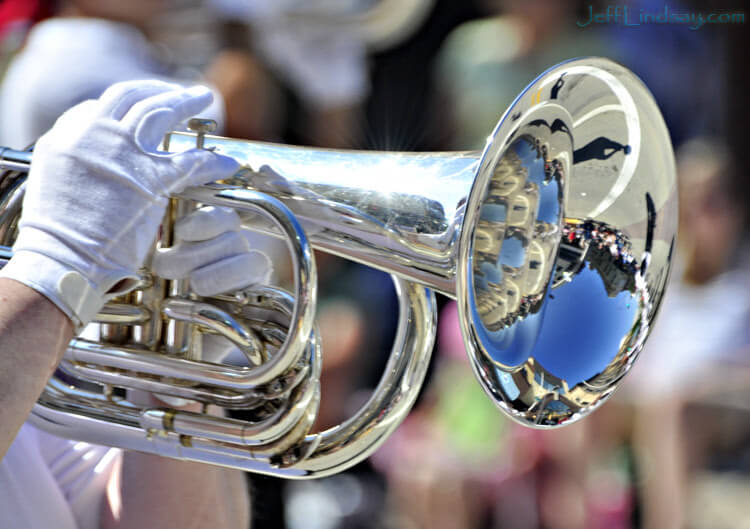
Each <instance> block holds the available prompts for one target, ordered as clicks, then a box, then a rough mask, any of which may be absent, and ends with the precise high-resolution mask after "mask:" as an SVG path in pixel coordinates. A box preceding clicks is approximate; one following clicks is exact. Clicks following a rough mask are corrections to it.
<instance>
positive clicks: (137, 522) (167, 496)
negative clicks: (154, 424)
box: [101, 452, 250, 529]
mask: <svg viewBox="0 0 750 529" xmlns="http://www.w3.org/2000/svg"><path fill="white" fill-rule="evenodd" d="M113 479H114V480H115V483H117V481H119V487H118V486H114V487H108V491H107V501H106V502H105V505H104V512H103V513H102V524H101V527H102V529H123V528H130V527H141V528H148V529H160V528H165V529H166V528H172V527H180V528H181V529H191V528H203V527H212V528H216V529H224V528H227V529H235V528H237V529H246V528H247V527H248V525H249V515H250V506H249V496H248V492H247V486H246V481H245V476H244V474H243V473H241V472H239V471H233V470H227V469H224V468H220V467H214V466H209V465H205V464H202V463H192V462H186V461H176V460H173V459H168V458H164V457H159V456H154V455H149V454H141V453H137V452H126V453H125V454H124V456H123V461H122V468H121V470H120V475H116V476H113Z"/></svg>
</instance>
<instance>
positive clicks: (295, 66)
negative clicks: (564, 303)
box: [0, 0, 750, 529]
mask: <svg viewBox="0 0 750 529" xmlns="http://www.w3.org/2000/svg"><path fill="white" fill-rule="evenodd" d="M377 3H378V2H376V1H375V0H372V1H366V0H316V1H302V0H130V1H128V2H121V1H119V0H57V1H53V0H25V1H5V2H2V3H0V23H1V24H2V25H0V73H2V75H3V78H2V83H0V145H5V146H10V147H14V148H23V147H26V146H28V145H29V144H31V143H33V141H34V140H35V138H37V137H38V136H39V135H41V134H42V133H43V132H44V131H46V130H47V129H48V128H49V127H50V126H51V125H52V123H53V122H54V120H55V119H56V118H57V116H59V115H60V114H61V113H62V112H64V111H65V109H67V108H68V107H70V106H72V105H74V104H76V103H78V102H80V101H83V100H85V99H89V98H92V97H97V96H98V95H99V94H100V93H101V92H102V91H103V90H104V89H105V88H106V87H107V86H109V85H110V84H112V83H114V82H116V81H122V80H126V79H139V78H146V77H153V78H159V79H167V80H172V81H176V82H181V83H185V84H190V83H197V82H200V83H205V84H208V85H209V86H210V87H212V89H213V90H214V92H215V94H216V95H217V98H216V103H215V105H214V106H213V107H212V108H211V109H210V112H209V117H212V118H213V119H215V120H216V121H217V122H218V124H219V133H220V134H222V135H225V136H231V137H235V138H243V139H250V140H266V141H278V142H283V143H295V144H305V145H314V146H320V147H332V148H361V149H390V150H458V149H479V148H482V147H483V145H484V142H485V138H486V137H487V134H488V133H489V131H491V130H492V128H493V127H494V125H495V123H496V122H497V119H498V118H499V117H500V116H501V115H502V113H503V112H504V110H505V109H506V108H507V107H508V106H509V105H510V103H511V102H512V101H513V99H514V98H515V97H516V95H517V94H518V93H519V92H520V91H521V90H522V89H523V88H524V87H525V86H526V85H527V84H528V83H530V82H531V81H532V80H533V79H534V78H535V77H536V76H537V75H538V74H539V73H541V72H543V71H544V70H545V69H547V68H548V67H550V66H552V65H554V64H556V63H558V62H561V61H563V60H566V59H569V58H572V57H579V56H586V55H600V56H605V57H610V58H612V59H615V60H617V61H619V62H621V63H622V64H624V65H625V66H627V67H628V68H630V69H632V70H633V71H635V72H636V73H637V74H638V75H639V76H640V77H641V78H642V79H643V80H644V81H645V83H646V84H647V86H648V87H649V88H650V89H651V91H652V92H653V94H654V96H655V98H656V100H657V102H658V103H659V106H660V108H661V109H662V111H663V113H664V116H665V119H666V122H667V125H668V127H669V130H670V134H671V137H672V142H673V145H674V148H675V152H676V156H677V162H678V179H679V194H680V202H681V204H680V217H679V230H680V231H679V239H678V244H677V248H676V251H675V254H674V255H675V261H674V263H675V264H674V267H673V271H672V277H671V283H672V284H671V287H670V289H669V291H668V293H667V296H666V298H665V301H664V303H663V306H662V308H661V313H660V316H659V318H658V320H657V325H656V327H655V330H654V332H653V335H652V338H651V339H650V341H649V343H648V344H647V345H646V348H645V350H644V351H643V354H642V358H641V359H640V360H639V362H638V363H637V364H636V367H635V369H634V370H633V371H634V372H633V373H632V375H631V376H630V377H629V380H628V381H627V382H626V383H625V384H624V387H623V388H622V389H621V390H620V391H619V392H618V394H617V395H616V396H615V397H614V398H613V399H611V401H610V402H609V403H608V404H607V405H606V406H604V407H603V408H602V409H601V410H599V411H598V412H597V413H595V414H594V415H593V416H592V417H591V418H590V419H588V420H586V421H583V422H580V423H576V424H575V425H572V426H570V427H567V428H564V429H562V430H556V431H538V430H526V429H523V428H522V427H519V426H517V425H515V424H513V423H511V422H510V421H509V420H507V419H504V418H503V417H502V416H501V415H500V413H499V412H498V411H497V410H496V409H495V408H494V405H493V404H492V403H491V402H490V401H489V400H488V399H486V398H485V397H484V395H483V393H482V391H481V389H480V387H479V385H478V384H476V383H475V381H474V379H473V374H472V372H471V369H470V367H469V364H468V361H467V360H466V355H465V353H464V348H463V345H462V341H461V337H460V332H459V329H458V323H457V311H456V306H455V303H454V302H452V301H449V300H447V299H442V300H440V304H441V307H442V308H441V317H440V322H441V323H440V328H439V339H438V342H437V346H436V350H435V354H434V364H433V367H432V368H431V372H430V373H429V378H428V383H427V385H426V388H425V390H424V394H423V395H422V396H421V398H420V400H419V401H418V403H417V405H416V406H415V409H414V411H413V412H412V414H411V415H410V416H409V418H408V419H407V420H406V422H405V423H404V424H403V425H402V426H401V428H400V429H399V431H398V432H397V434H396V435H395V436H394V437H393V438H392V439H391V440H390V441H389V442H388V443H387V444H386V445H384V446H383V447H382V449H381V450H380V451H379V452H378V453H376V454H375V456H374V457H372V458H371V459H370V460H368V461H367V462H365V463H362V464H361V465H359V466H358V467H356V468H355V469H353V470H352V471H349V472H346V473H344V474H341V475H338V476H334V477H331V478H327V479H323V480H319V481H314V482H283V481H280V480H276V479H272V478H266V477H258V476H249V479H250V480H251V482H252V485H253V509H254V524H255V525H254V526H255V527H264V528H275V527H278V528H289V529H301V528H305V529H335V528H357V527H362V528H364V527H368V528H404V529H411V528H415V529H416V528H427V527H429V528H432V529H468V528H487V529H490V528H509V529H536V528H544V529H556V528H571V529H572V528H591V529H597V528H615V529H617V528H623V529H625V528H630V527H643V528H648V529H657V528H659V529H665V528H672V527H673V528H682V527H686V528H688V527H689V528H696V529H697V528H712V529H721V528H723V527H733V528H737V527H744V525H743V524H748V523H749V522H748V520H750V516H748V514H750V506H748V505H747V502H746V498H748V497H750V404H749V403H750V398H748V397H750V349H749V348H748V346H749V345H750V333H749V332H748V328H749V326H748V325H747V323H748V321H750V320H749V318H750V284H748V282H749V281H750V280H749V279H748V277H750V276H749V275H748V270H750V254H748V246H747V237H746V234H747V231H746V230H747V217H746V200H745V198H746V196H747V195H746V192H747V189H746V187H745V186H746V184H745V183H744V181H745V180H746V175H745V174H744V173H745V169H744V163H743V162H742V159H741V155H742V154H744V153H743V152H742V146H741V143H742V141H741V140H742V139H744V136H745V135H746V132H745V126H744V123H746V122H747V121H746V118H747V112H746V110H743V108H744V107H741V106H740V107H737V106H736V105H737V104H740V103H738V102H739V101H740V100H741V99H742V97H740V95H741V94H742V93H743V92H742V91H741V90H739V89H738V85H742V80H743V79H744V78H743V77H742V75H744V74H743V70H744V69H745V63H744V61H745V60H746V59H745V57H742V56H741V53H739V52H738V51H737V50H746V49H747V47H746V44H747V38H746V35H745V34H744V33H743V31H744V26H740V27H739V28H729V27H726V26H714V27H708V26H706V27H703V28H701V29H700V30H698V31H691V30H689V29H688V28H686V27H684V26H664V25H651V26H642V27H637V28H635V27H621V26H616V25H600V26H599V27H596V28H594V27H586V28H581V27H579V26H578V25H577V24H576V21H577V20H581V19H585V18H586V17H585V13H586V12H587V9H588V6H589V4H593V5H594V6H596V8H597V9H601V8H603V7H606V3H604V2H582V1H573V0H472V1H470V0H465V1H462V2H454V1H453V0H409V1H406V0H403V1H400V0H382V2H380V4H382V6H381V11H382V10H383V9H385V10H386V11H389V10H392V11H393V13H392V14H391V16H390V17H388V16H383V13H379V14H378V13H376V12H377V10H376V9H373V10H372V12H371V15H372V18H374V17H375V15H373V13H376V14H377V15H378V16H379V17H381V18H382V19H383V20H380V19H377V20H375V21H374V22H372V24H371V25H368V26H367V27H366V28H365V29H363V27H364V26H362V22H361V20H362V17H360V16H357V15H356V14H355V10H357V9H362V8H363V7H364V8H368V7H372V6H373V5H374V4H377ZM672 4H675V2H672V3H670V6H671V5H672ZM632 5H634V6H635V5H636V3H635V2H633V3H632ZM637 5H645V6H647V7H650V8H653V9H659V8H660V7H662V6H663V3H659V2H655V1H649V2H641V3H640V4H637ZM682 5H683V6H684V7H685V8H686V9H689V8H692V9H695V10H706V9H709V8H711V7H712V6H713V4H712V3H711V2H708V3H706V2H703V3H701V4H700V5H697V4H696V3H693V2H684V3H683V4H682ZM715 7H716V9H720V8H724V7H732V6H724V5H722V4H720V3H715ZM733 7H737V6H733ZM378 23H380V25H379V26H378ZM738 72H739V73H738ZM738 76H739V77H738ZM742 104H745V105H746V103H742ZM740 105H741V104H740ZM743 112H744V114H743ZM577 230H591V231H592V232H596V236H597V237H598V238H599V239H601V240H602V241H605V240H607V238H608V237H611V238H612V241H614V242H615V243H616V244H611V245H609V248H610V250H611V251H613V252H617V253H618V255H619V256H620V257H621V258H622V259H623V261H624V262H626V264H628V265H632V256H631V255H630V254H629V253H628V250H629V249H628V248H624V247H621V246H619V241H620V238H619V237H618V236H617V234H616V233H606V232H604V231H602V232H598V231H597V227H596V226H583V225H582V226H578V227H577V228H575V229H571V230H570V231H569V232H567V233H566V234H565V236H566V237H569V238H570V241H571V242H574V241H575V240H576V232H577ZM578 235H579V236H580V233H578ZM257 244H258V245H259V246H261V247H263V248H264V249H265V250H266V251H268V252H269V253H271V254H272V255H273V256H274V261H275V273H276V274H277V278H276V280H277V281H279V282H280V283H283V282H284V281H288V277H289V272H288V265H286V263H287V259H286V254H285V250H284V249H283V248H279V247H277V246H276V244H275V243H274V242H272V241H269V240H263V239H260V238H259V239H258V241H257ZM317 259H318V264H319V266H318V268H319V272H320V276H321V277H320V279H321V294H322V296H321V297H322V301H321V305H320V309H319V324H320V326H321V332H322V336H323V350H324V373H323V376H322V387H323V390H322V391H323V394H322V408H321V415H320V418H319V421H318V425H317V428H326V427H329V426H331V425H334V424H337V423H338V422H340V421H342V420H344V419H345V418H346V417H348V416H349V415H350V414H351V412H352V411H353V410H354V409H356V408H357V407H358V406H359V405H360V404H361V403H362V402H364V400H365V399H366V398H367V396H368V393H369V391H371V389H372V388H373V387H374V385H375V384H376V383H377V381H378V379H379V377H380V372H381V369H382V367H383V365H384V364H385V361H386V358H387V355H388V353H389V350H390V343H391V340H392V337H393V334H394V332H395V331H394V325H395V322H396V317H397V310H398V307H397V302H396V298H395V294H394V293H393V288H392V284H391V280H390V278H389V277H388V276H387V275H385V274H383V273H380V272H378V271H375V270H372V269H369V268H365V267H362V266H359V265H355V264H352V263H350V262H347V261H343V260H341V259H337V258H333V257H331V256H328V255H325V254H318V255H317ZM748 526H750V525H748Z"/></svg>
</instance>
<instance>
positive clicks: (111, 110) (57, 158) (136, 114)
mask: <svg viewBox="0 0 750 529" xmlns="http://www.w3.org/2000/svg"><path fill="white" fill-rule="evenodd" d="M212 97H213V96H212V95H211V92H210V90H209V89H207V88H205V87H199V86H196V87H192V88H183V87H180V86H178V85H173V84H169V83H164V82H159V81H129V82H125V83H119V84H116V85H113V86H112V87H110V88H109V89H107V91H106V92H104V94H103V95H102V96H101V98H100V99H98V100H90V101H86V102H84V103H81V104H80V105H77V106H75V107H73V108H72V109H70V110H68V111H67V112H66V113H65V114H63V115H62V116H61V117H60V118H59V119H58V121H57V123H55V125H54V127H53V128H52V129H51V130H50V131H49V132H47V133H46V134H45V135H44V136H42V137H41V138H40V140H39V141H38V142H37V145H36V149H35V151H34V155H33V161H32V167H31V171H30V173H29V178H28V183H27V188H26V196H25V198H24V203H23V213H22V216H21V221H20V223H19V227H20V232H19V235H18V240H17V241H16V243H15V245H14V246H13V249H14V256H13V258H12V259H11V260H10V262H9V263H8V264H7V265H6V266H5V268H3V270H2V276H4V277H9V278H11V279H15V280H17V281H20V282H21V283H24V284H26V285H28V286H30V287H32V288H34V289H35V290H37V291H39V292H41V293H42V294H44V295H45V296H46V297H48V298H49V299H50V300H51V301H52V302H54V303H55V304H56V305H57V306H58V307H59V308H60V309H61V310H62V311H63V312H65V313H66V314H67V315H68V316H69V317H70V318H71V320H72V321H73V323H74V325H75V327H76V330H77V331H80V329H81V328H82V327H83V325H85V324H86V323H87V322H89V321H90V320H91V319H92V318H93V317H94V316H95V315H96V313H97V312H98V311H99V309H100V308H101V307H102V305H103V304H104V302H105V301H106V300H107V299H109V298H111V297H113V296H116V295H119V294H122V293H123V292H126V291H127V289H128V287H129V285H127V284H128V283H132V281H123V280H127V279H135V278H136V277H137V275H136V271H137V270H138V268H139V267H140V266H141V265H142V263H143V261H144V258H145V256H146V254H147V252H148V251H149V249H150V247H151V244H152V243H153V241H154V239H155V236H156V232H157V230H158V227H159V223H160V222H161V219H162V216H163V214H164V210H165V207H166V204H167V202H168V200H167V198H168V196H169V195H170V194H172V193H176V192H179V191H181V190H182V189H184V188H185V187H187V186H190V185H197V184H201V183H205V182H208V181H213V180H220V179H224V178H228V177H230V176H231V175H232V174H233V173H234V172H236V171H237V170H238V169H239V165H238V164H237V162H236V161H234V160H233V159H232V158H229V157H226V156H221V155H218V154H215V153H213V152H210V151H207V150H202V149H201V150H199V149H192V150H189V151H186V152H182V153H179V154H167V153H160V152H157V150H156V149H157V147H158V145H159V143H160V141H161V139H162V137H163V136H164V134H165V133H166V132H167V131H169V130H171V129H172V128H173V127H175V126H176V125H177V124H178V123H180V122H181V121H183V120H185V119H187V118H188V117H190V116H193V115H194V114H196V113H198V112H200V111H201V110H202V109H204V108H205V107H206V106H207V105H208V104H210V102H211V100H212Z"/></svg>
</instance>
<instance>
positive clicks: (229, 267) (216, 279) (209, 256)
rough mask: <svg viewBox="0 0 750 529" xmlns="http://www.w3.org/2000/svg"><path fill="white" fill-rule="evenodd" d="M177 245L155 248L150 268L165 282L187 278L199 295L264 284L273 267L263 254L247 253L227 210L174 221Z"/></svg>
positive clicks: (232, 214) (208, 210) (199, 211)
mask: <svg viewBox="0 0 750 529" xmlns="http://www.w3.org/2000/svg"><path fill="white" fill-rule="evenodd" d="M175 239H176V240H177V243H176V244H175V245H174V246H172V247H171V248H165V249H159V250H158V251H157V252H156V254H155V255H154V259H153V262H152V265H151V267H152V269H153V271H154V273H155V274H156V275H158V276H161V277H165V278H167V279H184V278H189V279H190V287H191V289H192V290H193V292H195V293H196V294H198V295H200V296H212V295H214V294H220V293H222V292H229V291H232V290H238V289H240V288H243V287H246V286H249V285H255V284H266V283H268V282H269V280H270V279H271V272H272V271H273V266H272V265H271V260H270V259H269V258H268V256H267V255H266V254H264V253H263V252H260V251H258V250H251V249H250V243H249V242H248V241H247V238H246V237H245V234H244V233H243V230H242V229H241V223H240V217H239V215H237V213H236V212H235V211H234V210H233V209H230V208H221V207H214V206H205V207H202V208H200V209H197V210H195V211H193V212H191V213H189V214H188V215H186V216H184V217H182V218H181V219H178V220H177V222H176V223H175Z"/></svg>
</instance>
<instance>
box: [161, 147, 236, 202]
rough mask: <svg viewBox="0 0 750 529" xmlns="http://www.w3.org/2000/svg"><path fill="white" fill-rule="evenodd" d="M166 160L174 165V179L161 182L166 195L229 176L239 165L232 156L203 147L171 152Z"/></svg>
mask: <svg viewBox="0 0 750 529" xmlns="http://www.w3.org/2000/svg"><path fill="white" fill-rule="evenodd" d="M167 160H168V163H171V164H172V165H174V166H175V171H174V173H173V178H174V180H172V181H171V182H166V181H165V182H163V185H164V187H165V190H166V194H167V195H171V194H173V193H179V192H180V191H182V190H183V189H185V188H186V187H189V186H196V185H201V184H205V183H207V182H215V181H216V180H224V179H226V178H230V177H231V176H232V175H234V173H236V172H237V171H239V170H240V167H241V166H240V164H239V163H238V162H237V160H235V159H234V158H230V157H229V156H224V155H223V154H217V153H214V152H211V151H207V150H205V149H190V150H189V151H185V152H181V153H178V154H173V155H171V156H169V157H167Z"/></svg>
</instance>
